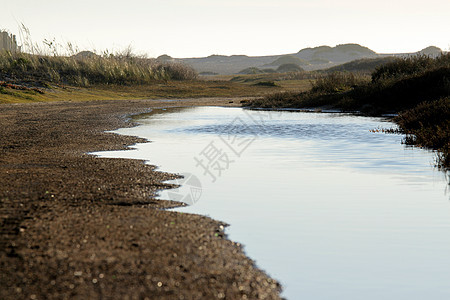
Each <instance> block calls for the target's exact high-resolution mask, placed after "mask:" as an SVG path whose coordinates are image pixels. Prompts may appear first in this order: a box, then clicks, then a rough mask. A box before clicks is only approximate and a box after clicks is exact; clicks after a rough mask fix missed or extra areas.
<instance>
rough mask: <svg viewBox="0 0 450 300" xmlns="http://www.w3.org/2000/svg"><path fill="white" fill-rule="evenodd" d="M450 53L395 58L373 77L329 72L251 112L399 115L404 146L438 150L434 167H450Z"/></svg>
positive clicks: (263, 100) (258, 104)
mask: <svg viewBox="0 0 450 300" xmlns="http://www.w3.org/2000/svg"><path fill="white" fill-rule="evenodd" d="M449 82H450V54H449V53H446V54H442V55H441V56H438V57H435V58H431V57H428V56H425V55H422V56H416V57H406V58H402V59H396V60H394V61H392V62H389V63H386V64H385V65H381V66H379V67H377V68H376V69H375V71H373V72H372V74H371V78H366V77H364V76H360V75H358V74H353V73H347V72H343V73H339V72H336V73H330V74H328V75H326V76H324V77H322V78H318V79H317V80H316V81H315V82H314V83H313V84H312V88H311V90H309V91H306V92H301V93H293V92H288V93H275V94H272V95H269V96H266V97H263V98H260V99H255V100H252V101H250V102H249V103H246V104H245V106H249V107H252V108H270V109H281V108H291V109H292V108H295V109H300V108H309V109H311V108H318V109H321V108H327V109H338V110H341V111H349V112H355V111H359V112H361V113H363V114H365V115H370V116H379V115H382V114H399V117H397V118H395V119H394V121H395V122H396V123H397V124H398V125H399V127H400V130H401V133H404V134H407V135H408V136H407V138H406V139H405V141H404V142H405V143H406V144H409V145H415V146H419V147H424V148H427V149H432V150H437V151H438V154H437V160H436V165H437V166H438V167H439V168H442V169H447V170H448V169H449V168H450V159H449V157H450V154H449V153H450V152H449V151H450V150H449V149H450V136H449V133H448V129H449V128H450V121H449V118H450V101H449V99H450V85H449Z"/></svg>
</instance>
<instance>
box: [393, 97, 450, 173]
mask: <svg viewBox="0 0 450 300" xmlns="http://www.w3.org/2000/svg"><path fill="white" fill-rule="evenodd" d="M394 120H395V122H396V123H397V124H398V126H399V128H400V130H401V131H402V132H403V133H405V134H406V138H405V143H406V144H408V145H416V146H420V147H425V148H428V149H434V150H438V151H439V152H440V153H439V154H438V160H437V165H438V167H440V168H444V169H449V168H450V97H444V98H441V99H439V100H435V101H426V102H422V103H420V104H419V105H417V106H416V107H414V108H412V109H409V110H406V111H403V112H401V113H400V114H399V115H398V116H397V117H396V118H395V119H394Z"/></svg>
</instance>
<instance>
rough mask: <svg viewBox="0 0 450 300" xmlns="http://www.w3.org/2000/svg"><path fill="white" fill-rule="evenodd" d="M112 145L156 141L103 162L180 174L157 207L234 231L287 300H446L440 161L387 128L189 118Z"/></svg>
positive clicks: (222, 114) (320, 118)
mask: <svg viewBox="0 0 450 300" xmlns="http://www.w3.org/2000/svg"><path fill="white" fill-rule="evenodd" d="M138 122H139V123H140V124H141V126H138V127H135V128H127V129H120V130H118V131H117V133H120V134H128V135H136V136H140V137H144V138H147V139H149V140H151V141H152V142H151V143H146V144H137V145H136V146H135V148H136V149H135V150H130V151H113V152H101V153H96V154H99V155H101V156H104V157H126V158H139V159H145V160H147V161H148V163H149V164H154V165H157V166H159V167H160V170H163V171H169V172H175V173H183V174H185V175H186V177H185V180H179V181H178V183H180V184H182V187H181V188H179V189H176V190H170V191H164V192H161V195H160V198H161V199H173V200H180V201H185V202H187V203H189V204H191V205H190V206H188V207H186V208H180V209H177V210H178V211H183V212H189V213H196V214H202V215H207V216H210V217H212V218H214V219H217V220H221V221H224V222H226V223H228V224H230V226H229V227H227V229H226V232H227V234H228V235H229V237H230V239H232V240H234V241H237V242H240V243H242V244H243V245H244V249H245V251H246V253H247V255H248V256H249V257H251V258H252V259H254V260H255V261H256V264H257V265H258V267H260V268H262V269H263V270H265V271H266V272H267V273H268V274H269V275H270V276H272V277H274V278H275V279H277V280H279V281H280V282H281V284H282V285H283V288H284V292H283V296H284V297H286V298H287V299H309V300H314V299H365V300H367V299H377V300H378V299H396V300H398V299H408V300H413V299H450V272H449V270H450V205H449V194H448V183H447V179H446V174H445V173H444V172H440V171H437V170H436V169H435V168H434V167H433V164H434V154H433V153H432V152H429V151H425V150H421V149H416V148H412V147H406V146H404V145H402V144H401V141H402V138H403V137H402V136H401V135H392V134H384V133H382V132H373V131H374V130H375V131H376V130H377V129H381V128H395V125H394V124H392V123H390V122H389V121H388V120H385V119H382V118H367V117H359V116H352V115H348V114H336V113H332V114H327V113H320V114H319V113H304V112H264V111H248V110H243V109H240V108H219V107H203V108H183V109H167V110H156V111H154V112H153V113H152V114H149V115H143V116H141V117H140V118H139V120H138Z"/></svg>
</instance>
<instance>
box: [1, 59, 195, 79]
mask: <svg viewBox="0 0 450 300" xmlns="http://www.w3.org/2000/svg"><path fill="white" fill-rule="evenodd" d="M196 77H197V73H196V72H195V71H194V70H193V69H192V68H190V67H187V66H184V65H180V64H172V63H162V62H159V61H157V60H155V59H148V58H144V57H138V56H135V55H132V54H131V53H126V54H110V55H105V56H100V55H96V54H92V55H84V56H77V55H72V56H50V55H33V54H27V53H11V52H8V51H2V52H1V53H0V79H3V80H5V79H8V80H12V81H16V82H17V81H21V82H36V83H38V84H40V83H54V84H68V85H74V86H84V87H86V86H90V85H93V84H119V85H129V84H149V83H152V82H154V81H157V80H192V79H195V78H196Z"/></svg>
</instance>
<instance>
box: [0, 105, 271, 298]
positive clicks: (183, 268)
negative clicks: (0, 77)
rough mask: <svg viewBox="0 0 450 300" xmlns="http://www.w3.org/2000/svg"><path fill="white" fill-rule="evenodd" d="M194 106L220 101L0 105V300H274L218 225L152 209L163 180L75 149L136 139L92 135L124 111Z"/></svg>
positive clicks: (162, 204) (120, 122)
mask: <svg viewBox="0 0 450 300" xmlns="http://www.w3.org/2000/svg"><path fill="white" fill-rule="evenodd" d="M235 102H236V103H235V105H238V103H239V100H236V101H235ZM202 104H214V105H224V104H227V105H230V104H232V103H229V99H219V100H215V99H203V100H198V101H194V100H183V101H178V102H177V101H175V102H160V101H157V100H141V101H139V100H136V101H98V102H81V103H72V102H63V103H61V102H59V103H35V104H17V105H6V104H4V105H0V217H1V234H0V268H1V273H0V287H1V288H0V299H216V298H217V299H279V298H280V297H279V292H280V286H279V284H278V283H277V282H276V281H274V280H272V279H271V278H269V277H268V276H267V275H266V274H265V273H263V272H262V271H260V270H258V269H257V268H256V267H255V265H254V263H253V262H252V261H251V260H250V259H249V258H247V257H246V256H245V254H244V253H243V251H242V249H241V247H240V245H239V244H236V243H233V242H231V241H229V240H228V239H226V237H225V235H224V232H223V225H224V224H222V223H220V222H218V221H215V220H212V219H209V218H207V217H203V216H198V215H190V214H182V213H176V212H172V211H167V210H162V209H161V208H167V207H173V206H175V205H177V203H174V202H169V201H159V200H155V199H154V198H153V196H154V195H155V191H157V190H158V189H162V188H167V187H169V185H168V184H164V183H162V181H163V180H167V179H169V178H174V175H171V174H167V173H161V172H156V171H154V168H153V167H151V166H148V165H145V164H144V163H143V162H142V161H137V160H126V159H106V158H96V157H93V156H90V155H88V154H85V153H86V152H89V151H99V150H112V149H124V148H126V147H127V146H128V145H131V144H134V143H136V142H142V140H141V139H138V138H134V137H126V136H119V135H115V134H111V133H104V131H105V130H112V129H116V128H119V127H126V126H132V125H133V124H132V123H131V122H130V121H129V120H128V119H127V116H129V115H131V114H138V113H143V112H147V111H148V110H149V108H151V107H162V106H165V107H168V106H181V105H182V106H191V105H202Z"/></svg>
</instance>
